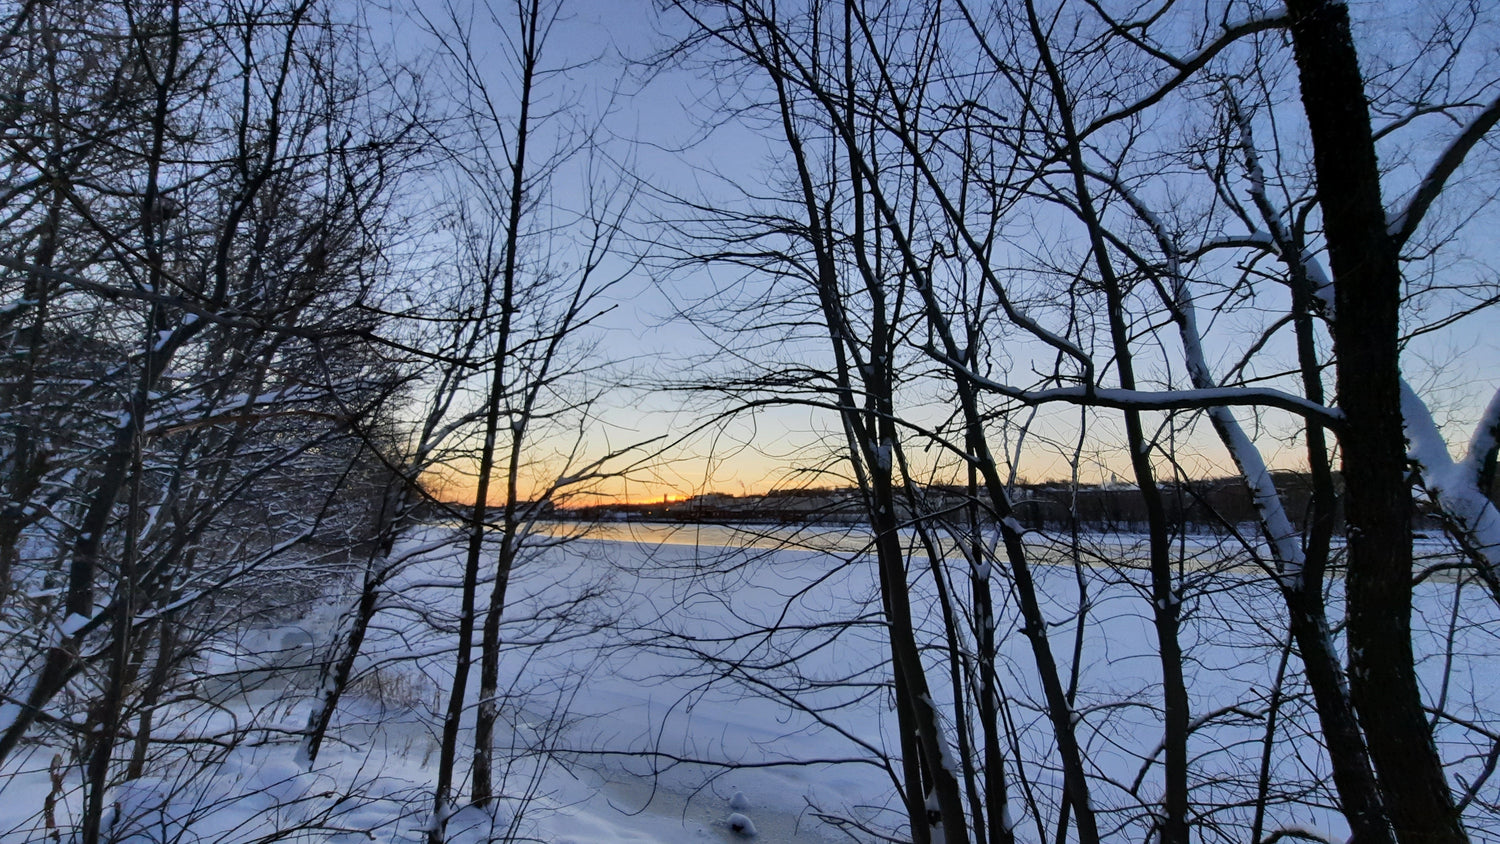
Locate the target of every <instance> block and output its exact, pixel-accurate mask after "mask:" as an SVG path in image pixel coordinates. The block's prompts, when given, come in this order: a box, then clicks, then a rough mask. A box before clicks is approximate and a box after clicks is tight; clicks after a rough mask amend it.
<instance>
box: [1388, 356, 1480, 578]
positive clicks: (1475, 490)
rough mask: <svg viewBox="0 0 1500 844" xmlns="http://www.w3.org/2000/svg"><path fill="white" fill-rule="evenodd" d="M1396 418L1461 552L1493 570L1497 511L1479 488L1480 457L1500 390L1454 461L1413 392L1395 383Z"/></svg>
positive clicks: (1410, 455)
mask: <svg viewBox="0 0 1500 844" xmlns="http://www.w3.org/2000/svg"><path fill="white" fill-rule="evenodd" d="M1401 416H1402V418H1403V419H1404V420H1405V424H1406V440H1407V444H1408V452H1407V455H1408V457H1409V458H1410V459H1411V461H1412V462H1413V463H1415V464H1416V466H1417V472H1418V475H1419V477H1420V478H1421V481H1422V486H1423V487H1424V488H1425V489H1426V490H1427V494H1428V495H1429V496H1430V497H1431V498H1432V501H1433V503H1434V504H1436V505H1437V506H1438V508H1439V509H1440V510H1441V511H1442V513H1443V515H1444V516H1446V517H1447V518H1448V520H1449V521H1450V523H1451V524H1452V526H1453V528H1454V530H1455V531H1456V532H1457V533H1458V534H1459V536H1458V539H1459V541H1460V542H1461V543H1462V544H1463V546H1464V548H1465V550H1467V551H1468V552H1469V553H1470V554H1471V555H1473V556H1474V557H1475V558H1476V559H1477V560H1482V561H1483V562H1484V564H1485V565H1487V566H1489V568H1490V571H1491V572H1494V570H1495V569H1496V568H1497V566H1500V512H1497V511H1496V509H1495V505H1494V503H1493V502H1491V501H1490V500H1489V497H1488V496H1486V495H1485V494H1484V490H1482V489H1480V488H1479V477H1480V468H1481V467H1482V465H1483V460H1484V455H1485V453H1486V452H1487V450H1488V447H1489V445H1490V444H1492V443H1493V442H1494V438H1495V433H1494V432H1495V426H1496V424H1497V423H1500V393H1497V394H1496V396H1495V398H1493V399H1491V400H1490V405H1489V407H1488V408H1487V409H1486V410H1485V414H1484V417H1483V418H1482V419H1481V420H1480V422H1479V426H1478V428H1477V430H1476V432H1475V435H1474V439H1473V441H1472V443H1471V446H1470V450H1469V454H1468V456H1467V457H1466V458H1465V459H1464V460H1463V461H1461V462H1454V460H1453V458H1452V457H1451V456H1450V455H1449V454H1448V444H1447V442H1445V441H1444V440H1443V435H1442V433H1441V432H1439V431H1438V428H1437V424H1436V423H1435V422H1433V419H1432V413H1431V412H1429V411H1428V409H1427V404H1426V403H1425V402H1423V401H1422V399H1421V397H1419V396H1418V395H1417V393H1416V391H1415V390H1413V389H1412V388H1411V386H1410V385H1409V384H1407V383H1406V380H1405V379H1402V381H1401Z"/></svg>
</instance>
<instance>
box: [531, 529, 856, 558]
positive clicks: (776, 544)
mask: <svg viewBox="0 0 1500 844" xmlns="http://www.w3.org/2000/svg"><path fill="white" fill-rule="evenodd" d="M536 529H537V532H539V533H544V534H547V535H548V536H557V537H579V538H586V539H596V540H605V541H610V542H634V543H639V544H642V545H696V546H698V547H702V548H801V549H805V550H809V551H864V550H868V549H869V547H870V543H871V541H872V539H873V537H872V536H871V534H870V531H869V529H867V528H864V527H862V526H858V525H854V526H847V525H756V524H742V525H701V524H678V523H667V522H596V523H592V524H584V523H580V522H540V523H538V524H537V526H536Z"/></svg>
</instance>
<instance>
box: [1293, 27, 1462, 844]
mask: <svg viewBox="0 0 1500 844" xmlns="http://www.w3.org/2000/svg"><path fill="white" fill-rule="evenodd" d="M1288 7H1289V9H1290V11H1291V12H1292V16H1293V23H1292V42H1293V46H1294V48H1295V51H1296V60H1297V65H1298V69H1299V71H1300V76H1301V87H1302V101H1303V106H1304V108H1305V109H1306V112H1307V118H1308V125H1309V128H1310V130H1311V134H1312V140H1313V153H1314V164H1315V167H1316V174H1317V186H1318V196H1319V199H1320V203H1321V205H1322V209H1323V223H1324V231H1325V237H1326V238H1327V241H1328V252H1329V261H1330V264H1331V265H1332V270H1333V276H1334V279H1335V293H1334V296H1335V306H1336V308H1337V314H1336V315H1335V319H1334V326H1333V338H1334V349H1335V352H1336V353H1337V358H1338V363H1337V378H1338V389H1339V405H1340V407H1341V408H1342V409H1343V412H1344V416H1345V426H1344V429H1343V432H1342V435H1341V437H1340V442H1341V445H1342V447H1343V470H1344V488H1345V501H1346V503H1345V508H1346V519H1347V523H1348V532H1349V544H1348V548H1349V574H1348V577H1347V581H1346V583H1347V591H1348V622H1349V623H1348V637H1349V677H1350V689H1351V692H1352V696H1353V700H1354V705H1355V709H1356V711H1357V712H1358V715H1359V720H1360V724H1361V726H1362V727H1363V728H1364V732H1365V738H1366V740H1367V742H1368V744H1369V750H1370V758H1371V761H1372V763H1373V765H1374V768H1375V775H1376V778H1377V781H1378V782H1379V784H1380V789H1381V793H1382V795H1383V796H1384V798H1385V802H1386V807H1387V809H1388V811H1389V812H1390V817H1391V822H1392V824H1393V825H1394V827H1395V831H1396V837H1397V839H1398V840H1400V841H1401V842H1402V844H1411V843H1412V842H1424V844H1425V843H1426V842H1465V841H1467V840H1468V837H1467V835H1466V834H1465V833H1464V830H1463V827H1462V825H1461V824H1460V823H1459V819H1458V813H1457V811H1456V809H1455V807H1454V803H1453V796H1452V794H1451V792H1450V791H1449V789H1448V782H1447V778H1446V776H1445V775H1444V772H1443V766H1442V761H1441V759H1440V758H1439V756H1438V753H1437V749H1436V747H1435V746H1434V744H1433V740H1432V733H1431V730H1430V728H1429V726H1428V724H1427V720H1426V718H1425V717H1424V715H1423V711H1422V698H1421V692H1420V689H1419V687H1418V685H1417V677H1416V671H1415V668H1414V658H1413V652H1412V644H1411V595H1412V572H1411V567H1412V556H1411V512H1412V504H1411V489H1410V486H1409V485H1408V483H1407V480H1406V446H1405V437H1404V433H1403V430H1402V418H1401V404H1400V369H1399V354H1400V349H1399V339H1398V338H1399V308H1400V302H1401V270H1400V266H1399V263H1398V255H1397V250H1396V244H1395V241H1394V240H1393V239H1392V238H1391V236H1390V235H1389V233H1388V231H1387V224H1386V217H1385V209H1384V206H1383V204H1382V201H1381V195H1380V171H1379V167H1378V164H1377V162H1376V158H1375V143H1374V139H1373V136H1372V134H1371V128H1370V115H1369V108H1368V104H1367V102H1366V98H1365V91H1364V82H1363V79H1362V78H1361V76H1360V71H1359V61H1358V57H1357V55H1356V53H1355V49H1354V42H1353V40H1352V38H1351V36H1350V30H1349V14H1348V10H1347V8H1345V6H1344V5H1343V4H1341V3H1335V2H1329V0H1291V2H1289V3H1288Z"/></svg>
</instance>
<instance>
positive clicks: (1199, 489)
mask: <svg viewBox="0 0 1500 844" xmlns="http://www.w3.org/2000/svg"><path fill="white" fill-rule="evenodd" d="M1272 474H1273V475H1274V477H1275V481H1276V486H1277V489H1278V490H1279V491H1280V492H1281V496H1282V500H1283V501H1284V502H1285V503H1286V508H1287V514H1288V516H1289V517H1290V518H1291V519H1292V522H1293V524H1294V525H1295V526H1296V527H1297V528H1298V529H1299V530H1300V529H1303V528H1305V527H1306V524H1305V517H1306V514H1307V512H1308V503H1309V501H1310V499H1311V497H1312V481H1311V479H1310V478H1309V477H1308V476H1307V475H1306V474H1304V473H1300V472H1274V473H1272ZM1162 492H1163V500H1164V503H1165V505H1166V508H1167V518H1168V520H1169V521H1170V522H1171V524H1172V525H1173V526H1174V527H1175V528H1176V529H1177V530H1180V531H1183V532H1187V533H1219V532H1223V531H1226V530H1228V529H1229V528H1230V527H1237V526H1240V525H1243V524H1245V523H1249V522H1254V521H1255V520H1256V514H1255V508H1254V504H1253V502H1252V501H1251V498H1250V493H1249V490H1247V489H1246V487H1245V484H1244V482H1243V481H1242V480H1240V479H1238V478H1206V479H1201V480H1190V481H1177V482H1169V483H1165V484H1163V485H1162ZM901 498H902V501H903V505H902V509H903V512H902V514H901V515H902V518H903V519H907V520H910V519H912V518H913V517H914V516H915V515H916V514H917V513H918V512H921V513H925V514H927V515H928V516H929V517H937V518H950V519H956V518H967V511H968V508H969V504H970V501H971V500H972V499H971V496H970V495H969V493H968V491H967V490H966V489H965V488H963V487H960V486H942V485H934V486H928V487H923V488H921V489H912V490H908V491H905V494H904V495H902V496H901ZM979 500H980V501H984V500H985V496H984V495H982V494H981V495H980V496H979ZM1010 500H1011V502H1012V506H1013V507H1014V508H1015V517H1016V519H1017V520H1018V521H1019V522H1020V523H1021V524H1022V525H1023V526H1025V527H1026V528H1027V529H1030V530H1049V531H1055V530H1067V529H1069V528H1070V527H1071V526H1073V525H1077V526H1078V527H1079V528H1082V529H1086V530H1124V531H1135V530H1145V526H1146V507H1145V503H1144V501H1143V500H1142V498H1141V495H1140V491H1139V490H1138V489H1136V488H1135V487H1134V486H1132V485H1127V484H1101V485H1081V486H1076V487H1075V486H1073V485H1070V484H1067V483H1062V482H1046V483H1035V484H1032V483H1022V484H1017V485H1015V486H1014V487H1012V488H1011V490H1010ZM981 512H982V511H981ZM864 513H865V511H864V508H863V504H862V503H861V500H860V491H859V490H858V489H857V488H843V489H790V490H776V491H773V492H769V493H766V494H763V495H744V496H735V495H725V494H720V493H711V494H708V495H700V496H694V497H693V498H689V499H686V500H683V501H660V502H651V503H646V504H600V505H593V506H588V507H574V508H566V509H558V510H556V511H554V513H553V516H554V517H555V518H558V519H569V520H572V519H577V520H583V521H592V520H599V521H662V522H682V523H709V524H713V523H723V524H735V523H745V522H760V523H778V524H818V523H824V524H853V523H858V522H860V521H862V520H863V519H864V518H865V516H864ZM1334 517H1335V519H1336V520H1337V522H1338V524H1337V525H1336V526H1335V529H1341V528H1342V526H1343V511H1342V508H1340V509H1339V510H1338V511H1337V512H1336V513H1335V514H1334ZM1416 520H1417V524H1416V527H1418V528H1419V529H1436V528H1437V527H1438V525H1437V524H1436V522H1435V521H1434V520H1432V519H1431V517H1429V516H1427V515H1425V514H1421V513H1419V514H1418V516H1417V517H1416Z"/></svg>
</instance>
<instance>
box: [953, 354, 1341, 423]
mask: <svg viewBox="0 0 1500 844" xmlns="http://www.w3.org/2000/svg"><path fill="white" fill-rule="evenodd" d="M927 354H928V355H929V356H931V357H932V358H933V359H935V360H938V361H940V362H942V363H944V364H946V365H948V366H951V367H955V368H957V369H958V370H960V371H962V372H963V373H964V377H965V378H968V379H971V380H972V382H973V383H974V384H975V385H976V386H978V387H979V388H980V389H983V390H988V391H990V392H992V393H996V394H999V395H1002V396H1005V397H1007V398H1011V399H1014V400H1016V401H1018V402H1022V403H1024V404H1050V403H1056V402H1061V403H1065V404H1076V405H1089V406H1093V407H1108V408H1114V409H1116V410H1204V409H1208V408H1213V407H1237V406H1238V407H1271V408H1276V409H1278V410H1285V411H1286V412H1288V413H1292V414H1295V415H1297V416H1301V417H1303V418H1305V419H1307V420H1308V421H1310V422H1315V423H1318V424H1321V425H1323V426H1325V427H1329V428H1337V427H1339V425H1341V424H1342V423H1343V421H1344V414H1343V412H1342V411H1340V410H1339V409H1338V408H1334V407H1326V406H1324V405H1321V404H1318V403H1317V402H1313V401H1309V400H1307V399H1305V398H1303V397H1301V396H1295V395H1292V394H1291V393H1284V392H1282V391H1280V390H1273V389H1270V388H1267V387H1209V388H1206V389H1193V390H1123V389H1119V388H1116V387H1095V386H1092V385H1088V386H1077V387H1055V388H1052V389H1046V390H1025V389H1021V388H1019V387H1012V386H1010V385H1008V384H1004V383H1002V382H999V381H996V380H994V379H992V378H987V377H985V376H983V375H980V374H979V373H977V372H973V371H971V370H969V369H968V368H967V367H964V366H963V364H962V363H961V362H960V361H955V360H952V359H950V358H949V357H948V356H946V355H944V354H942V353H941V352H939V351H938V350H937V349H936V348H933V347H931V346H929V347H928V348H927Z"/></svg>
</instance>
